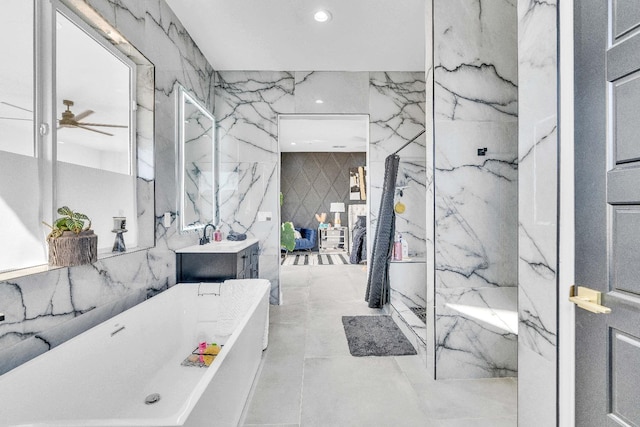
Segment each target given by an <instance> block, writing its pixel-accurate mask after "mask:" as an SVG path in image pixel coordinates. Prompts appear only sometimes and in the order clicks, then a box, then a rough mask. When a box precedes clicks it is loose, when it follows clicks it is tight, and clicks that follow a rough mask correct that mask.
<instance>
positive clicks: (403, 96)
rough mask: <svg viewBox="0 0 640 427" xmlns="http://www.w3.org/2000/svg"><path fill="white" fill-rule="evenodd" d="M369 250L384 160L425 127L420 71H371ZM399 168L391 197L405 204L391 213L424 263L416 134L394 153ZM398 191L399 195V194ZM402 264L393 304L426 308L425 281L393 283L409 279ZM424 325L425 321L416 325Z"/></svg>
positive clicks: (422, 179)
mask: <svg viewBox="0 0 640 427" xmlns="http://www.w3.org/2000/svg"><path fill="white" fill-rule="evenodd" d="M369 106H370V107H369V109H370V128H369V140H370V144H369V165H368V168H369V182H370V194H369V208H370V212H371V215H370V224H369V230H370V231H369V236H371V238H369V239H368V240H367V244H368V245H369V252H368V253H371V252H370V248H371V243H372V242H373V236H374V233H375V229H376V227H377V226H378V221H377V217H378V213H379V211H380V200H381V198H382V184H383V181H384V163H385V162H384V161H385V158H386V157H387V156H388V155H389V154H391V153H393V152H394V151H396V150H397V149H399V148H400V147H402V145H404V144H405V143H406V142H408V141H409V140H411V139H412V138H413V137H415V136H416V135H417V134H418V133H420V132H421V131H423V130H424V129H425V121H426V115H425V111H426V108H427V103H426V87H425V74H424V72H414V73H393V72H386V73H385V72H376V73H371V74H370V84H369ZM398 155H399V156H400V166H399V169H398V177H397V180H396V186H397V189H396V201H402V203H403V204H404V205H405V206H406V210H405V212H404V213H403V214H396V231H397V232H399V233H402V236H403V238H404V239H406V240H407V242H408V246H409V257H410V258H413V259H414V260H416V261H419V262H421V263H424V261H425V257H426V254H427V249H426V185H427V154H426V138H425V137H424V136H421V137H420V138H418V139H417V140H416V141H414V142H413V143H411V144H410V145H408V146H407V147H406V148H404V149H403V150H402V151H400V152H399V153H398ZM401 194H402V195H401ZM404 268H407V269H411V266H407V265H402V264H400V265H394V269H395V272H396V273H397V274H394V275H393V276H392V278H391V282H390V283H391V289H392V303H393V301H394V299H395V298H398V299H400V300H401V301H402V303H403V304H404V305H405V306H407V307H410V308H411V307H420V308H425V306H426V299H427V295H426V294H427V293H426V281H425V280H424V279H423V278H420V280H410V281H408V282H407V281H404V282H403V283H399V281H398V283H394V278H395V279H399V278H401V277H414V276H412V275H411V274H410V273H409V271H407V274H406V275H405V274H403V273H402V271H400V270H402V269H404ZM421 327H424V324H423V325H421Z"/></svg>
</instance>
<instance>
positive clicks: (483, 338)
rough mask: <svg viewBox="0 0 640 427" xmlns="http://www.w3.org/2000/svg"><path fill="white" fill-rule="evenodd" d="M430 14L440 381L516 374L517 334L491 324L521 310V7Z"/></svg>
mask: <svg viewBox="0 0 640 427" xmlns="http://www.w3.org/2000/svg"><path fill="white" fill-rule="evenodd" d="M433 13H434V19H433V22H434V74H433V78H434V149H433V153H434V156H435V157H434V171H433V173H434V175H433V180H434V182H435V188H434V194H433V197H434V200H433V202H434V205H435V212H434V215H435V217H434V224H435V226H434V227H435V229H434V245H435V265H434V269H435V291H434V292H435V304H434V310H435V312H434V316H435V331H434V335H435V355H434V358H435V369H436V377H437V378H439V379H442V378H481V377H497V376H513V375H515V374H516V372H517V335H516V334H517V332H516V331H515V327H513V326H510V327H507V326H505V324H503V323H500V322H499V323H498V324H496V323H495V322H493V320H495V317H496V316H498V317H500V316H499V315H502V314H503V312H505V315H506V316H515V314H516V311H517V298H516V295H517V292H516V289H517V284H518V276H517V265H518V258H517V249H518V247H517V245H518V239H517V233H518V216H517V215H518V212H517V203H518V193H517V191H518V147H517V137H518V123H517V115H518V104H517V100H518V87H517V81H518V76H517V51H516V48H517V40H516V37H517V33H516V10H515V2H514V1H512V0H504V1H496V2H484V1H481V2H479V1H471V0H454V1H451V2H449V1H436V2H435V3H434V10H433ZM485 148H486V153H485V155H482V156H481V155H479V153H478V150H479V149H485ZM494 315H495V316H494Z"/></svg>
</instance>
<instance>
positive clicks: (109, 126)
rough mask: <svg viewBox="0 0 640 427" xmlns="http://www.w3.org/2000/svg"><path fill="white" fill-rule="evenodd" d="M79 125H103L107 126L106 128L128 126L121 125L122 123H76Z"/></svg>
mask: <svg viewBox="0 0 640 427" xmlns="http://www.w3.org/2000/svg"><path fill="white" fill-rule="evenodd" d="M78 124H79V125H84V126H103V127H108V128H128V127H129V126H123V125H107V124H104V123H85V122H82V123H78Z"/></svg>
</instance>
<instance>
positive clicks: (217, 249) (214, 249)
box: [176, 239, 258, 253]
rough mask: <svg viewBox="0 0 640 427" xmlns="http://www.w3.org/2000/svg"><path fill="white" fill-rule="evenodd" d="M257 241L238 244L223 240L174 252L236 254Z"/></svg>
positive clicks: (250, 240)
mask: <svg viewBox="0 0 640 427" xmlns="http://www.w3.org/2000/svg"><path fill="white" fill-rule="evenodd" d="M257 241H258V239H246V240H242V241H239V242H236V241H232V240H223V241H221V242H211V243H207V244H206V245H193V246H188V247H186V248H182V249H178V250H176V253H236V252H240V251H241V250H243V249H245V248H248V247H249V246H251V245H253V244H254V243H256V242H257Z"/></svg>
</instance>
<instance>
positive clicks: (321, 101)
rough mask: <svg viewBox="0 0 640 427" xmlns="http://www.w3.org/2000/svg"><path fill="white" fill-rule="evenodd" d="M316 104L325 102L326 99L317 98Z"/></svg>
mask: <svg viewBox="0 0 640 427" xmlns="http://www.w3.org/2000/svg"><path fill="white" fill-rule="evenodd" d="M316 104H324V101H323V100H322V99H316Z"/></svg>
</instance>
